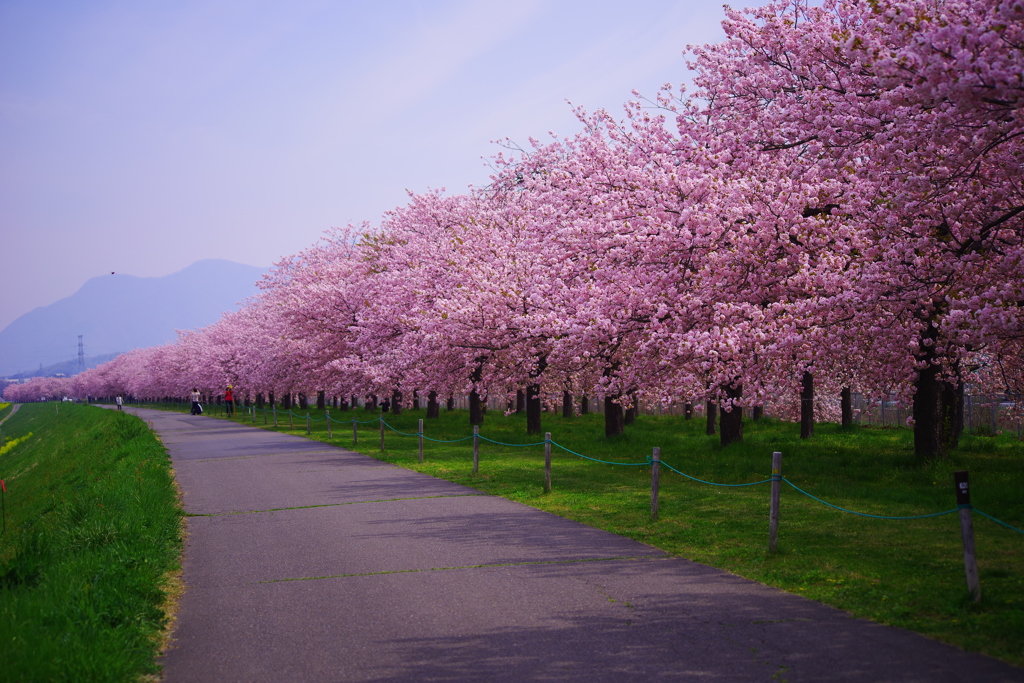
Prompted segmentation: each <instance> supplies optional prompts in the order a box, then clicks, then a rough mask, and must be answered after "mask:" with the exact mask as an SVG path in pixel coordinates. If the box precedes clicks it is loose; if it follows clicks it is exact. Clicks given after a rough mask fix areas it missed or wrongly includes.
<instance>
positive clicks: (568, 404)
mask: <svg viewBox="0 0 1024 683" xmlns="http://www.w3.org/2000/svg"><path fill="white" fill-rule="evenodd" d="M572 413H573V411H572V394H571V393H569V392H568V391H563V392H562V417H572Z"/></svg>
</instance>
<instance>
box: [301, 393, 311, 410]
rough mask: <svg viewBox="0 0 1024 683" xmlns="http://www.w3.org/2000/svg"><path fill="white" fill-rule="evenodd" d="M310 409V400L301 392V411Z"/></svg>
mask: <svg viewBox="0 0 1024 683" xmlns="http://www.w3.org/2000/svg"><path fill="white" fill-rule="evenodd" d="M307 408H309V399H308V398H307V397H306V395H305V394H304V393H302V392H301V391H300V392H299V410H306V409H307Z"/></svg>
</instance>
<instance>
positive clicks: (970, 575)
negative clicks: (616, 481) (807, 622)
mask: <svg viewBox="0 0 1024 683" xmlns="http://www.w3.org/2000/svg"><path fill="white" fill-rule="evenodd" d="M246 410H247V412H249V414H250V416H251V418H252V422H253V423H254V424H255V423H256V414H257V411H259V410H262V411H263V421H264V424H267V415H268V412H270V413H272V414H273V420H274V426H275V427H277V424H278V423H277V417H278V412H286V413H287V414H288V422H289V426H290V427H291V428H292V429H294V418H300V419H305V420H306V432H307V433H311V423H312V422H326V423H327V431H328V436H329V437H331V438H333V437H332V435H331V424H332V423H334V424H346V425H349V424H350V425H352V442H353V444H355V443H358V432H359V430H358V426H359V425H369V424H374V423H376V424H378V426H379V432H380V450H382V451H383V450H384V446H385V443H384V438H385V430H386V429H387V430H390V431H392V432H394V433H395V434H396V435H398V436H405V437H416V438H417V439H418V441H419V452H418V456H419V462H423V442H424V441H431V442H433V443H442V444H453V443H460V442H463V441H469V440H472V441H473V473H474V474H477V473H478V472H479V453H480V442H481V441H485V442H487V443H490V444H494V445H496V446H503V447H506V448H536V447H538V446H543V447H544V491H545V493H550V491H551V447H552V446H554V447H556V448H559V449H561V450H563V451H565V453H567V454H569V455H572V456H576V457H578V458H582V459H584V460H588V461H590V462H595V463H599V464H603V465H612V466H620V467H647V466H650V467H651V518H652V519H657V518H658V499H659V486H660V484H659V482H660V478H659V477H660V468H661V466H664V467H665V468H667V469H668V470H669V471H671V472H674V473H675V474H678V475H680V476H682V477H684V478H686V479H688V480H691V481H694V482H696V483H699V484H705V485H708V486H718V487H725V488H740V487H747V486H759V485H761V484H771V485H772V491H771V504H770V509H769V542H768V546H769V551H771V552H775V551H776V550H777V541H778V522H779V509H780V505H781V485H782V484H783V483H785V484H787V485H788V486H789V487H790V488H791V489H792V490H794V491H796V492H797V493H799V494H801V495H803V496H806V497H807V498H809V499H811V500H813V501H815V502H817V503H820V504H821V505H824V506H827V507H829V508H832V509H834V510H837V511H839V512H843V513H846V514H850V515H855V516H858V517H865V518H870V519H881V520H890V521H905V520H915V519H929V518H933V517H942V516H944V515H950V514H953V513H957V512H959V513H960V522H961V524H960V526H961V536H962V540H963V545H964V566H965V572H966V575H967V584H968V590H969V592H970V594H971V596H972V599H973V600H974V601H975V602H977V601H979V600H980V599H981V587H980V582H979V579H978V573H977V566H976V560H975V557H974V535H973V534H974V532H973V524H972V520H971V513H972V512H977V513H978V514H979V515H981V516H982V517H985V518H986V519H989V520H991V521H993V522H995V523H996V524H998V525H1000V526H1003V527H1005V528H1007V529H1009V530H1011V531H1015V532H1017V533H1019V534H1024V530H1022V529H1019V528H1017V527H1015V526H1013V525H1011V524H1008V523H1006V522H1004V521H1002V520H1000V519H997V518H995V517H993V516H992V515H989V514H988V513H985V512H982V511H981V510H978V509H976V508H974V507H973V506H972V505H971V503H970V489H969V482H968V473H967V471H958V472H955V473H954V484H955V492H956V499H957V500H956V502H957V506H956V507H954V508H951V509H949V510H943V511H941V512H932V513H926V514H921V515H900V516H893V515H879V514H873V513H868V512H858V511H856V510H850V509H848V508H844V507H841V506H839V505H835V504H833V503H830V502H828V501H826V500H823V499H821V498H819V497H817V496H815V495H813V494H811V493H809V492H808V491H805V490H804V489H802V488H800V487H799V486H797V485H796V484H795V483H793V482H792V481H791V480H789V479H787V478H786V477H784V476H782V473H781V469H782V453H780V452H778V451H776V452H775V453H773V454H772V474H771V476H770V477H769V478H768V479H762V480H760V481H752V482H746V483H742V484H724V483H720V482H714V481H707V480H705V479H701V478H699V477H695V476H693V475H691V474H687V473H686V472H683V471H682V470H679V469H677V468H675V467H673V466H671V465H669V464H668V463H666V462H663V461H662V460H661V449H660V448H655V449H654V452H653V454H652V455H651V456H648V457H647V458H646V459H645V460H644V461H643V462H616V461H612V460H602V459H600V458H594V457H591V456H588V455H584V454H582V453H577V452H576V451H573V450H572V449H569V448H567V447H565V446H563V445H562V444H560V443H558V442H556V441H554V440H552V439H551V434H550V432H549V433H547V434H545V438H544V440H543V441H537V442H532V443H506V442H503V441H496V440H494V439H490V438H488V437H485V436H483V435H481V434H480V431H479V427H478V426H474V427H473V434H471V435H469V436H465V437H462V438H458V439H435V438H432V437H428V436H426V435H425V434H424V425H423V420H422V419H421V420H419V425H418V431H417V432H403V431H400V430H399V429H396V428H395V427H393V426H392V425H390V424H388V423H387V422H386V421H385V420H384V417H383V416H380V417H377V418H376V419H372V420H357V419H355V418H353V419H351V420H336V419H334V418H332V417H331V416H330V412H329V411H326V410H325V414H324V417H322V418H314V417H311V416H310V414H309V413H308V412H307V413H306V414H305V415H299V414H296V413H294V412H293V411H292V410H290V409H288V410H286V411H278V410H277V409H276V407H274V408H271V409H270V410H269V411H268V409H266V408H257V407H251V408H247V409H246ZM232 413H233V411H231V410H230V407H226V408H225V409H224V414H225V416H229V417H230V416H231V414H232Z"/></svg>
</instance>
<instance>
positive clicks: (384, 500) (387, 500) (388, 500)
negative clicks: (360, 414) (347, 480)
mask: <svg viewBox="0 0 1024 683" xmlns="http://www.w3.org/2000/svg"><path fill="white" fill-rule="evenodd" d="M488 495H490V494H488V493H467V494H464V495H460V496H455V495H445V496H410V497H408V498H379V499H376V500H353V501H349V502H347V503H321V504H320V505H296V506H294V507H286V508H267V509H266V510H237V511H235V512H186V513H185V516H186V517H228V516H230V515H252V514H256V513H260V512H283V511H284V510H309V509H310V508H334V507H339V506H342V505H364V504H366V503H395V502H399V501H403V500H432V499H434V498H475V497H477V496H488Z"/></svg>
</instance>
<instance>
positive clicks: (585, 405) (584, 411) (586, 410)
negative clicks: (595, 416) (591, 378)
mask: <svg viewBox="0 0 1024 683" xmlns="http://www.w3.org/2000/svg"><path fill="white" fill-rule="evenodd" d="M589 414H590V397H589V396H584V397H583V398H581V399H580V415H589Z"/></svg>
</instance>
